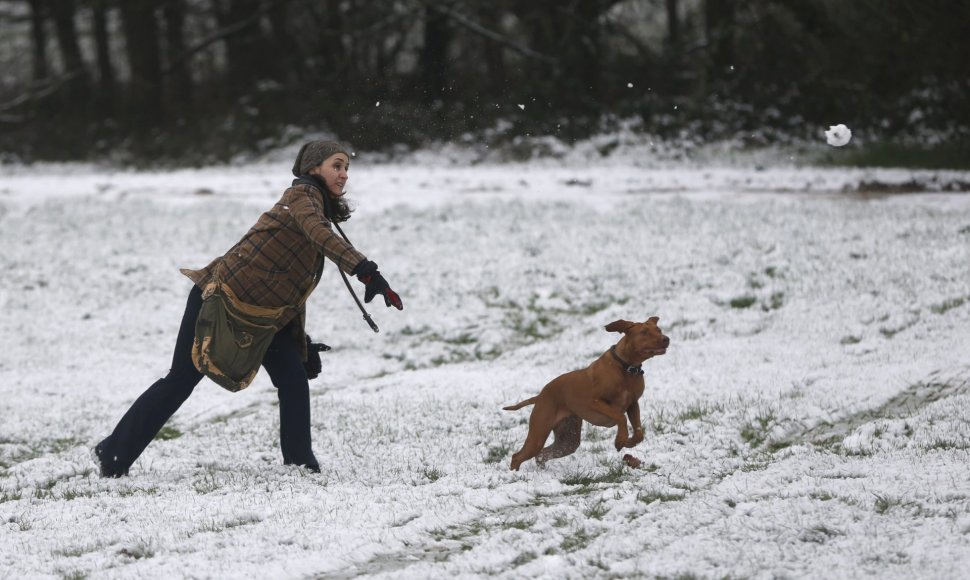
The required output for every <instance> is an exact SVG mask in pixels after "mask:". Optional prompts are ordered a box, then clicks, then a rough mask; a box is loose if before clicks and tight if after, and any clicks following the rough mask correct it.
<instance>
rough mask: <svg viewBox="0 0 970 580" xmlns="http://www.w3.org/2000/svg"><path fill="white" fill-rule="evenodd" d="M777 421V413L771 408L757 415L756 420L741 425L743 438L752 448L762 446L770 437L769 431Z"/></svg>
mask: <svg viewBox="0 0 970 580" xmlns="http://www.w3.org/2000/svg"><path fill="white" fill-rule="evenodd" d="M774 422H775V414H774V412H772V411H770V410H766V411H763V412H761V413H759V414H758V415H756V416H755V418H754V421H752V422H750V423H746V424H744V425H743V426H742V427H741V440H742V441H744V442H745V443H747V444H748V445H749V446H751V448H755V447H760V446H761V445H762V444H763V443H764V442H765V440H767V438H768V431H769V430H770V428H771V426H772V425H773V424H774Z"/></svg>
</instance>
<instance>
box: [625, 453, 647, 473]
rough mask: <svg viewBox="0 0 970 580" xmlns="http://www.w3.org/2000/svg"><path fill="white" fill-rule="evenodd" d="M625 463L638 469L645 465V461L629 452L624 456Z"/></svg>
mask: <svg viewBox="0 0 970 580" xmlns="http://www.w3.org/2000/svg"><path fill="white" fill-rule="evenodd" d="M623 463H626V464H627V465H628V466H630V467H632V468H633V469H638V468H639V467H640V466H641V465H643V461H641V460H639V459H637V458H636V457H634V456H632V455H630V454H629V453H627V454H626V455H624V456H623Z"/></svg>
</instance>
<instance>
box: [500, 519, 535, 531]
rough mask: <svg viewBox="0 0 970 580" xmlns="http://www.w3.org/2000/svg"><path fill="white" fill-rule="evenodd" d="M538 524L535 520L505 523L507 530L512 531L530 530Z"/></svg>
mask: <svg viewBox="0 0 970 580" xmlns="http://www.w3.org/2000/svg"><path fill="white" fill-rule="evenodd" d="M535 524H536V521H535V520H512V521H508V522H505V524H504V525H505V528H506V529H510V530H528V529H529V528H531V527H532V526H534V525H535Z"/></svg>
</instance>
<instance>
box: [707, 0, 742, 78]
mask: <svg viewBox="0 0 970 580" xmlns="http://www.w3.org/2000/svg"><path fill="white" fill-rule="evenodd" d="M735 9H736V6H735V0H704V27H705V33H706V35H707V45H708V50H709V54H710V65H709V68H708V75H709V76H710V77H712V78H713V79H714V80H718V79H721V78H723V77H724V76H725V74H727V70H728V67H730V66H731V64H733V62H734V35H735V30H734V29H735V26H736V18H735Z"/></svg>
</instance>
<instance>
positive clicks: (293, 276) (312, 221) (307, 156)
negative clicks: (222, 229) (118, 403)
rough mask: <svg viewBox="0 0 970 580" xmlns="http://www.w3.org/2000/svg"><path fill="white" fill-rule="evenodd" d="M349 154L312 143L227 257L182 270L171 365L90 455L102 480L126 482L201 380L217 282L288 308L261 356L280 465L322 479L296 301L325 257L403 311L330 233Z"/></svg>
mask: <svg viewBox="0 0 970 580" xmlns="http://www.w3.org/2000/svg"><path fill="white" fill-rule="evenodd" d="M349 168H350V156H349V155H348V154H347V151H346V150H345V149H344V148H343V147H341V146H340V144H338V143H335V142H332V141H312V142H310V143H307V144H305V145H304V146H303V147H302V148H301V149H300V152H299V153H298V154H297V157H296V162H295V163H294V164H293V175H294V176H296V179H294V180H293V185H292V186H291V187H290V188H289V189H287V190H286V192H285V193H283V197H282V198H281V199H280V200H279V201H278V202H277V203H276V205H274V206H273V208H272V209H270V210H269V211H267V212H266V213H264V214H263V215H262V216H260V218H259V220H258V221H257V222H256V225H255V226H253V227H252V229H250V230H249V232H248V233H247V234H246V235H245V236H243V238H242V239H241V240H240V241H239V243H237V244H236V245H235V246H233V247H232V248H231V249H230V250H229V251H228V252H226V254H225V255H223V256H222V257H220V258H216V259H215V260H213V261H212V263H210V264H209V265H208V266H206V267H205V268H202V269H201V270H182V273H183V274H185V275H186V276H188V277H189V278H190V279H191V280H192V282H194V283H195V285H194V286H193V287H192V290H191V291H190V292H189V299H188V303H187V304H186V307H185V314H184V315H183V316H182V325H181V327H180V328H179V333H178V338H177V339H176V341H175V353H174V355H173V357H172V367H171V369H170V370H169V373H168V375H167V376H166V377H165V378H162V379H159V380H158V381H156V382H155V384H153V385H152V386H151V387H149V388H148V390H147V391H145V392H144V393H143V394H142V395H141V396H140V397H139V398H138V399H137V400H136V401H135V402H134V404H132V406H131V408H130V409H128V412H127V413H125V415H124V417H122V418H121V421H120V422H119V423H118V426H117V427H115V430H114V432H112V433H111V435H109V436H108V437H107V438H106V439H104V440H103V441H101V442H100V443H98V444H97V445H96V446H95V448H94V456H95V460H96V462H97V464H98V466H99V467H100V470H101V475H102V476H104V477H120V476H122V475H127V474H128V470H129V468H130V467H131V465H132V464H133V463H134V462H135V460H136V459H137V458H138V456H139V455H141V452H142V451H144V450H145V447H147V446H148V444H149V443H150V442H151V441H152V439H153V438H154V437H155V435H156V434H157V433H158V431H159V430H160V429H161V428H162V426H163V425H164V424H165V422H166V421H167V420H168V419H169V417H171V416H172V415H173V414H174V413H175V411H176V410H178V408H179V407H180V406H181V405H182V403H183V402H185V400H186V399H187V398H188V397H189V395H190V394H192V390H193V389H194V388H195V386H196V385H197V384H198V383H199V381H201V380H202V377H203V375H202V373H200V372H199V371H198V370H197V369H196V367H195V365H194V364H193V362H192V343H193V340H194V338H195V322H196V319H197V317H198V314H199V310H200V308H201V307H202V290H201V289H202V288H203V287H204V286H205V285H206V284H207V283H208V282H210V281H211V280H212V279H213V277H218V279H219V280H221V281H222V283H223V284H224V285H227V286H228V287H229V288H230V289H231V290H232V292H233V294H234V295H235V297H236V298H237V299H238V300H239V301H241V302H245V303H248V304H252V305H257V306H263V307H282V306H294V307H295V308H289V309H287V311H288V313H289V314H288V315H286V316H285V318H284V319H283V320H280V321H279V325H278V327H279V328H282V330H280V331H279V332H277V333H276V334H275V336H274V337H273V341H272V343H271V345H270V347H269V349H268V351H267V352H266V355H265V357H264V358H263V362H262V366H263V368H265V369H266V371H267V372H268V373H269V376H270V379H271V380H272V381H273V385H274V386H275V387H276V388H277V390H278V395H279V402H280V447H281V449H282V452H283V463H284V464H285V465H301V466H304V467H305V468H307V469H309V470H311V471H314V472H319V471H320V465H319V463H317V460H316V458H315V457H314V455H313V449H312V448H311V444H310V387H309V383H308V379H307V374H306V369H305V368H304V364H303V363H304V361H305V360H306V359H307V343H308V342H309V341H308V340H307V339H306V333H305V331H304V323H305V320H306V310H305V307H304V306H303V304H302V300H303V299H304V298H305V297H306V296H307V295H308V294H309V293H310V292H311V291H312V289H313V287H314V286H315V285H316V283H317V281H318V279H319V276H320V272H321V271H322V269H323V264H324V259H325V258H329V259H330V260H331V261H333V262H334V263H336V265H337V267H338V268H340V269H341V270H342V271H344V272H348V273H350V274H352V275H355V276H357V278H358V279H359V280H360V281H361V282H363V283H364V284H365V287H366V290H365V301H366V302H370V301H371V299H373V297H374V296H375V295H377V294H381V295H383V296H384V302H385V304H386V305H387V306H394V307H396V308H397V309H398V310H401V309H403V304H402V302H401V299H400V297H399V296H398V295H397V294H396V293H395V292H394V291H393V290H391V288H390V287H389V286H388V284H387V281H386V280H384V277H383V276H381V273H380V272H379V271H378V269H377V264H375V263H374V262H371V261H370V260H368V259H367V258H366V257H364V255H363V254H361V253H360V252H358V251H357V250H356V249H355V248H354V247H353V246H352V245H350V243H349V242H347V241H346V240H345V239H343V238H342V237H340V236H338V235H336V234H335V233H334V231H333V228H332V222H334V223H336V222H342V221H346V220H347V219H349V218H350V211H351V210H350V208H349V207H348V205H347V202H346V200H344V198H343V196H344V186H345V185H346V184H347V179H348V177H347V171H348V169H349Z"/></svg>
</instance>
